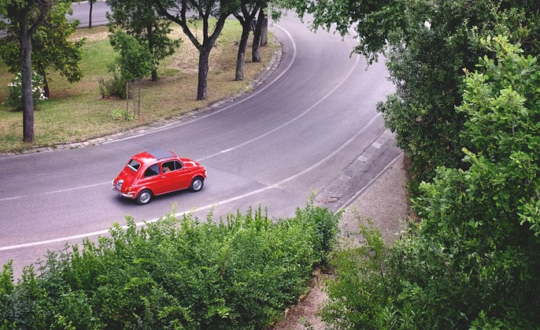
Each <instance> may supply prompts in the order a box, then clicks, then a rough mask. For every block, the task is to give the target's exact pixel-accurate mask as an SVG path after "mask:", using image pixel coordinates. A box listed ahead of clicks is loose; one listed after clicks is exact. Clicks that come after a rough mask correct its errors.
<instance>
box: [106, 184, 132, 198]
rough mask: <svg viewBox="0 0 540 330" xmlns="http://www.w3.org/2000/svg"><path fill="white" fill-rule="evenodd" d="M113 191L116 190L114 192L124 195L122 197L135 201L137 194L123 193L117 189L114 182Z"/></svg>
mask: <svg viewBox="0 0 540 330" xmlns="http://www.w3.org/2000/svg"><path fill="white" fill-rule="evenodd" d="M111 189H112V190H114V191H116V192H117V193H119V194H120V195H122V197H126V198H130V199H135V192H128V193H123V192H121V191H120V190H118V188H116V185H115V184H114V182H113V183H112V186H111Z"/></svg>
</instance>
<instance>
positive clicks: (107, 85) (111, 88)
mask: <svg viewBox="0 0 540 330" xmlns="http://www.w3.org/2000/svg"><path fill="white" fill-rule="evenodd" d="M108 69H109V73H111V74H112V78H111V79H109V80H105V78H98V84H99V94H100V95H101V97H102V98H107V97H111V96H116V97H119V98H126V79H125V78H124V77H122V75H121V74H120V71H119V69H118V65H117V64H114V65H110V66H109V67H108Z"/></svg>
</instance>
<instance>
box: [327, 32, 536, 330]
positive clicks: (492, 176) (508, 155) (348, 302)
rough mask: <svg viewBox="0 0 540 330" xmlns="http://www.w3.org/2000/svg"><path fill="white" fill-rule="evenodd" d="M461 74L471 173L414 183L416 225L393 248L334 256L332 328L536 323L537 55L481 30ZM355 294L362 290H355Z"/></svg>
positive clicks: (375, 242)
mask: <svg viewBox="0 0 540 330" xmlns="http://www.w3.org/2000/svg"><path fill="white" fill-rule="evenodd" d="M484 45H485V49H486V51H489V53H490V54H491V53H494V54H495V55H494V56H484V57H482V58H481V59H480V61H479V64H478V71H476V72H471V73H467V76H466V78H465V80H464V84H463V90H462V93H463V104H462V105H461V106H460V107H459V108H458V109H456V110H457V111H458V112H459V113H461V114H463V115H464V117H465V118H466V120H465V124H464V130H463V132H462V135H463V137H464V138H467V139H468V140H470V141H472V143H473V144H474V147H475V148H476V149H478V150H481V151H479V152H478V153H473V152H471V151H469V150H467V149H464V150H463V153H464V155H465V158H464V162H466V163H467V164H469V168H468V169H467V170H460V169H455V168H444V167H440V168H439V169H438V170H437V173H436V176H435V178H434V180H433V182H432V183H424V184H422V185H421V187H420V191H421V195H420V196H419V197H418V198H416V199H414V204H413V208H414V210H415V211H416V212H417V214H418V217H419V219H420V220H419V222H418V223H415V224H413V225H412V226H411V227H410V228H409V231H408V233H407V235H406V236H404V237H402V238H401V239H400V240H399V241H398V242H397V243H396V244H394V245H393V246H391V247H390V248H389V249H388V250H386V249H385V248H383V247H382V242H381V238H380V234H378V235H377V234H376V231H374V230H369V229H368V227H363V234H364V236H365V237H366V238H367V244H366V246H365V247H364V248H363V249H354V250H353V249H351V250H345V251H342V252H339V253H338V257H337V258H336V264H337V265H338V273H337V278H338V279H339V280H337V281H335V282H333V283H332V284H330V297H331V299H332V303H331V304H329V305H328V307H327V308H326V309H325V311H324V315H325V316H324V317H325V319H326V320H327V321H328V322H329V323H331V324H335V325H336V327H337V328H338V329H350V328H355V329H360V328H378V329H390V328H392V329H536V328H538V324H540V316H539V314H538V306H537V300H538V297H539V296H540V257H539V256H538V251H539V250H540V235H539V234H540V227H539V223H540V213H539V211H538V210H539V209H540V207H539V206H540V198H539V196H540V194H539V192H540V166H539V164H540V156H539V155H538V147H539V143H540V127H539V126H538V124H537V123H538V120H539V116H540V107H539V106H538V104H540V103H539V101H540V94H539V93H538V92H537V86H538V85H539V83H540V81H539V79H540V74H539V73H538V72H539V69H540V68H539V66H538V63H537V57H532V56H524V55H523V54H521V50H520V49H519V47H518V46H517V45H512V44H510V43H509V42H508V39H507V38H505V37H495V38H487V39H486V40H485V42H484ZM359 293H360V294H359Z"/></svg>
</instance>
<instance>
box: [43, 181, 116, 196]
mask: <svg viewBox="0 0 540 330" xmlns="http://www.w3.org/2000/svg"><path fill="white" fill-rule="evenodd" d="M111 182H112V180H111V181H107V182H102V183H95V184H89V185H86V186H80V187H74V188H68V189H62V190H55V191H49V192H46V193H43V195H50V194H58V193H63V192H69V191H74V190H79V189H86V188H92V187H97V186H103V185H106V184H108V185H110V184H111Z"/></svg>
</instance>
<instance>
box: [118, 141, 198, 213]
mask: <svg viewBox="0 0 540 330" xmlns="http://www.w3.org/2000/svg"><path fill="white" fill-rule="evenodd" d="M205 179H206V170H205V169H204V167H202V166H201V164H199V163H197V162H196V161H193V160H191V159H188V158H180V157H178V156H177V155H176V154H175V153H174V152H172V151H168V150H154V151H148V152H141V153H140V154H137V155H135V156H133V157H132V158H131V159H130V160H129V162H128V163H127V164H126V166H125V167H124V169H123V170H122V172H120V174H119V175H118V176H117V177H116V178H115V179H114V181H113V183H112V188H113V189H115V190H117V191H118V192H119V193H120V194H122V196H124V197H127V198H131V199H137V203H139V204H141V205H143V204H148V202H150V200H151V199H152V197H154V196H157V195H161V194H166V193H169V192H173V191H177V190H182V189H188V188H189V189H191V191H199V190H201V189H202V188H203V185H204V180H205Z"/></svg>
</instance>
